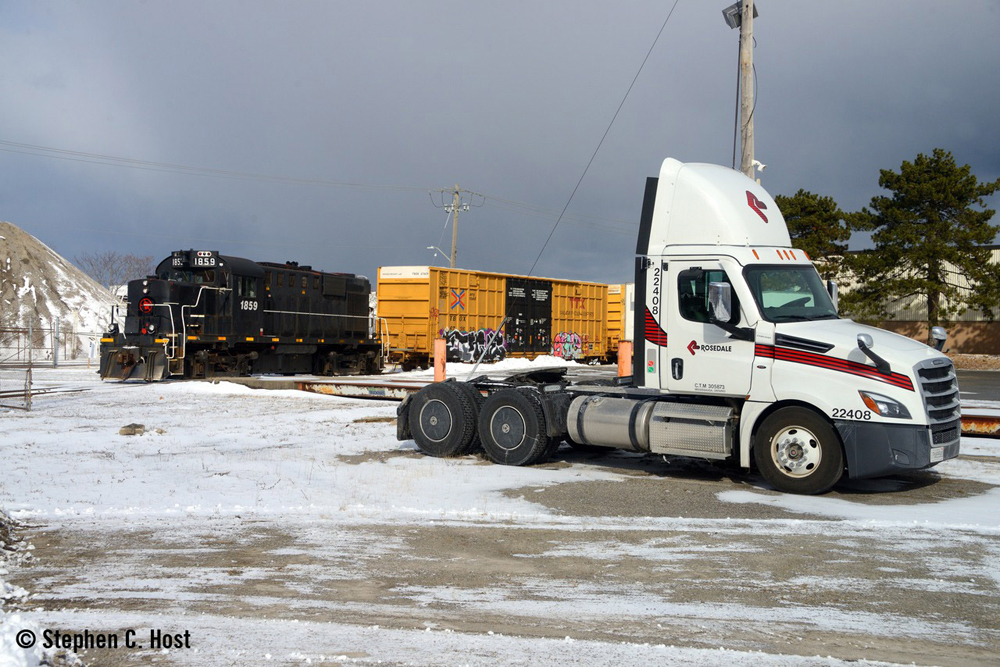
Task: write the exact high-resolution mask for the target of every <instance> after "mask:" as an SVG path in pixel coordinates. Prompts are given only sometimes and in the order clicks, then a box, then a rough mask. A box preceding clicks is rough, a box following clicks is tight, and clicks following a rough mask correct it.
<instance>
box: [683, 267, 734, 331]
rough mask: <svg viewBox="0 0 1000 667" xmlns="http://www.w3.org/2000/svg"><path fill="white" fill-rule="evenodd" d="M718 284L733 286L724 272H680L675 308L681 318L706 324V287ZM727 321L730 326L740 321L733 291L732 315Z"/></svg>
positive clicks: (697, 270)
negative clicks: (723, 283)
mask: <svg viewBox="0 0 1000 667" xmlns="http://www.w3.org/2000/svg"><path fill="white" fill-rule="evenodd" d="M718 282H726V283H729V284H730V285H732V284H733V281H732V280H730V279H729V276H728V275H727V274H726V272H725V271H721V270H714V271H705V270H704V269H688V270H686V271H681V272H680V274H679V275H678V276H677V307H678V309H679V310H680V313H681V317H683V318H684V319H685V320H690V321H691V322H708V321H709V319H708V285H709V283H718ZM729 321H730V323H732V324H737V323H739V321H740V302H739V299H738V298H737V297H736V292H735V291H734V292H733V315H732V317H730V318H729Z"/></svg>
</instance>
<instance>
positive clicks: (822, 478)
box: [753, 408, 844, 494]
mask: <svg viewBox="0 0 1000 667" xmlns="http://www.w3.org/2000/svg"><path fill="white" fill-rule="evenodd" d="M753 453H754V460H755V461H756V462H757V469H758V470H760V474H761V475H763V476H764V479H766V480H767V481H768V482H770V483H771V485H772V486H774V488H776V489H778V490H779V491H785V492H786V493H802V494H816V493H823V492H825V491H829V490H830V488H831V487H832V486H833V485H834V484H836V483H837V480H839V479H840V476H841V475H842V474H843V472H844V452H843V450H842V449H841V446H840V439H839V438H838V437H837V434H836V432H835V431H834V430H833V427H832V426H830V424H828V423H827V421H826V420H825V419H823V418H822V417H820V416H819V415H817V414H816V413H815V412H813V411H812V410H807V409H805V408H784V409H781V410H778V411H777V412H775V413H773V414H771V415H769V416H768V417H767V419H765V420H764V422H763V423H762V424H761V425H760V429H759V430H758V431H757V434H756V436H755V438H754V446H753Z"/></svg>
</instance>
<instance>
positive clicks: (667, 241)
mask: <svg viewBox="0 0 1000 667" xmlns="http://www.w3.org/2000/svg"><path fill="white" fill-rule="evenodd" d="M635 271H636V280H635V285H636V287H635V290H636V294H635V304H636V308H635V321H634V332H635V333H634V339H635V343H634V351H633V355H634V356H633V375H632V377H631V378H629V379H627V380H626V382H624V383H618V384H615V385H613V386H595V385H593V384H591V385H586V384H570V383H567V382H565V381H564V380H563V379H562V378H560V377H557V376H556V375H555V374H553V373H548V374H546V373H536V374H527V375H525V376H522V377H520V378H516V379H513V380H511V379H507V380H503V381H495V380H490V379H489V378H477V379H476V380H473V381H472V382H470V383H455V382H448V383H443V384H439V385H431V386H430V387H428V388H426V389H425V390H423V391H421V392H420V393H418V394H416V395H415V396H413V397H412V399H411V400H408V401H406V402H404V404H403V405H401V406H400V409H399V427H398V436H399V437H401V438H404V437H410V436H411V435H412V437H413V439H414V440H415V441H416V443H417V445H418V446H419V447H420V448H421V449H422V450H423V451H425V452H427V453H431V454H437V455H454V454H459V453H463V452H464V451H467V450H468V448H469V447H474V446H476V443H477V442H478V441H480V440H481V442H482V447H483V448H484V450H485V452H486V455H487V456H488V457H489V458H490V459H491V460H493V461H495V462H499V463H507V464H516V465H526V464H530V463H534V462H538V461H540V460H543V459H544V458H545V457H547V456H548V455H549V454H551V452H553V451H554V448H555V447H558V444H559V443H560V442H561V441H562V440H564V439H565V440H569V441H571V442H573V443H577V444H581V445H593V446H601V447H615V448H622V449H627V450H631V451H637V452H651V453H656V454H671V455H683V456H695V457H700V458H706V459H715V460H729V461H732V462H733V463H736V464H738V465H740V466H742V467H756V468H757V469H758V470H759V471H760V473H761V475H763V477H764V478H765V479H766V480H767V481H768V482H769V483H770V484H771V485H772V486H774V487H775V488H777V489H779V490H782V491H786V492H793V493H822V492H824V491H826V490H828V489H830V488H831V487H832V486H833V485H834V484H835V483H836V482H837V481H838V480H839V479H840V478H841V476H842V475H843V474H845V472H846V474H847V475H848V476H849V477H851V478H867V477H877V476H882V475H887V474H891V473H894V472H899V471H904V470H914V469H921V468H927V467H930V466H933V465H936V464H937V463H939V462H940V461H943V460H946V459H950V458H954V457H956V456H958V451H959V439H960V430H961V429H960V412H959V400H958V398H959V393H958V386H957V380H956V375H955V373H954V369H953V367H952V364H951V361H950V360H949V359H948V358H947V357H945V356H944V355H943V354H941V353H940V352H938V351H937V350H934V349H932V348H930V347H927V346H925V345H923V344H921V343H919V342H916V341H913V340H911V339H908V338H905V337H902V336H898V335H896V334H892V333H889V332H886V331H883V330H880V329H876V328H873V327H868V326H864V325H860V324H857V323H855V322H852V321H851V320H847V319H843V318H840V317H839V315H838V314H837V309H836V304H835V302H834V299H832V298H831V295H830V294H828V292H827V288H826V287H825V286H824V285H823V282H822V280H821V279H820V277H819V275H818V274H817V272H816V269H815V268H814V267H813V265H812V263H811V262H810V261H809V258H808V257H806V255H805V253H803V252H802V251H801V250H796V249H794V248H792V247H791V242H790V238H789V236H788V231H787V228H786V226H785V223H784V219H783V218H782V216H781V213H780V211H779V210H778V208H777V205H776V204H775V203H774V201H773V199H771V197H770V196H769V195H768V194H767V193H766V192H765V191H764V190H763V189H762V188H761V187H760V186H759V185H757V184H756V183H755V182H754V181H752V180H751V179H749V178H747V177H746V176H744V175H743V174H741V173H739V172H736V171H733V170H730V169H727V168H724V167H718V166H715V165H705V164H682V163H680V162H678V161H676V160H673V159H667V160H666V161H665V162H664V163H663V166H662V167H661V170H660V175H659V178H650V179H648V181H647V184H646V195H645V200H644V203H643V209H642V217H641V221H640V232H639V239H638V243H637V249H636V264H635ZM484 392H485V394H486V398H485V399H483V397H482V394H483V393H484Z"/></svg>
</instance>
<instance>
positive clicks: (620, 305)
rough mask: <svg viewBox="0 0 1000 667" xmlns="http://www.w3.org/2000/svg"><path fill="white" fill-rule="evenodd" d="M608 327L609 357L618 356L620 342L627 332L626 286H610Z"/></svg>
mask: <svg viewBox="0 0 1000 667" xmlns="http://www.w3.org/2000/svg"><path fill="white" fill-rule="evenodd" d="M607 313H608V325H607V342H606V343H605V345H606V347H607V350H608V357H609V358H613V357H615V356H617V352H618V341H620V340H621V339H622V335H623V334H624V332H625V286H624V285H608V306H607Z"/></svg>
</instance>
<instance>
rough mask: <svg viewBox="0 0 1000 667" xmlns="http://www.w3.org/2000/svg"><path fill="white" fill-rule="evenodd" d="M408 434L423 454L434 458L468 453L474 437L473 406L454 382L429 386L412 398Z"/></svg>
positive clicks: (468, 397)
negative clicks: (409, 432)
mask: <svg viewBox="0 0 1000 667" xmlns="http://www.w3.org/2000/svg"><path fill="white" fill-rule="evenodd" d="M410 431H411V432H412V433H413V440H414V441H415V442H416V443H417V447H419V448H420V451H422V452H423V453H425V454H429V455H430V456H438V457H450V456H461V455H463V454H466V453H468V451H469V448H470V447H471V446H472V443H473V441H474V438H475V435H476V406H475V403H474V402H473V400H472V397H471V396H470V395H469V393H468V392H467V391H466V390H463V389H461V388H459V386H458V384H457V383H454V382H439V383H436V384H429V385H427V386H426V387H424V388H423V389H421V390H420V391H419V392H418V393H417V394H416V396H414V397H413V404H412V405H411V406H410Z"/></svg>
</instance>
